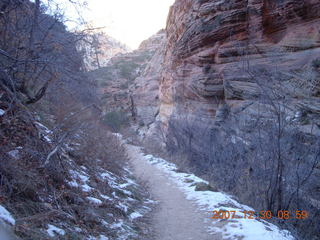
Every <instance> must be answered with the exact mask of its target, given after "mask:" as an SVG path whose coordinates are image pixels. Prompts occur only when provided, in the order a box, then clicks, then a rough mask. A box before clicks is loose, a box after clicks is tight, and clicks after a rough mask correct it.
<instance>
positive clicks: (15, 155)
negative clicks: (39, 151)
mask: <svg viewBox="0 0 320 240" xmlns="http://www.w3.org/2000/svg"><path fill="white" fill-rule="evenodd" d="M7 154H8V155H9V156H10V157H12V158H13V159H15V160H18V159H19V158H20V151H19V150H18V149H15V150H12V151H10V152H7Z"/></svg>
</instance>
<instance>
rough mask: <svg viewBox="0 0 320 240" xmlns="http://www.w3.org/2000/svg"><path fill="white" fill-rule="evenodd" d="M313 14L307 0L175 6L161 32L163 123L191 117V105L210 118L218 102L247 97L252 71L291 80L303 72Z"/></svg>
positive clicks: (314, 54) (317, 9)
mask: <svg viewBox="0 0 320 240" xmlns="http://www.w3.org/2000/svg"><path fill="white" fill-rule="evenodd" d="M319 16H320V3H319V1H315V0H305V1H294V0H291V1H290V0H286V1H285V0H284V1H276V0H271V1H266V0H265V1H263V0H249V1H244V0H243V1H240V0H239V1H213V0H212V1H209V0H208V1H205V0H204V1H191V0H178V1H176V2H175V4H174V6H173V7H172V8H171V11H170V14H169V18H168V25H167V29H166V31H167V35H168V42H167V46H166V50H165V60H164V64H165V66H164V68H165V71H164V73H163V79H162V82H161V87H160V100H161V110H160V115H161V117H162V119H163V122H164V123H166V122H168V120H169V118H170V116H171V114H172V113H173V112H176V111H179V109H182V108H183V110H182V111H183V112H185V111H188V112H195V108H196V109H199V104H198V103H200V104H201V106H202V107H201V108H202V109H201V112H202V114H203V115H204V117H206V118H214V117H215V114H216V111H217V109H218V108H219V106H220V105H221V104H225V103H230V104H232V103H233V102H234V101H237V100H249V99H255V98H256V97H257V96H258V95H259V94H260V93H259V90H260V89H259V87H258V86H257V81H256V80H255V77H256V75H258V74H259V73H257V74H254V72H255V71H256V70H261V69H264V70H265V71H272V72H275V71H276V68H278V69H281V72H283V73H287V74H288V78H289V79H290V78H291V79H292V81H293V80H294V79H295V78H299V76H298V75H299V74H298V75H296V76H295V75H294V74H293V72H294V71H298V70H302V71H303V70H305V71H306V72H307V71H308V70H310V69H308V66H311V64H312V61H314V60H316V59H317V58H319V54H320V48H319V47H320V33H319V25H320V19H319ZM300 74H301V75H302V73H300ZM252 75H254V76H252ZM300 77H301V76H300ZM318 87H319V85H318ZM315 102H319V99H315ZM194 103H196V104H194ZM195 105H196V107H195ZM309 105H311V104H309ZM316 108H317V109H318V107H316Z"/></svg>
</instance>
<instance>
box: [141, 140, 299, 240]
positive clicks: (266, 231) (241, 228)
mask: <svg viewBox="0 0 320 240" xmlns="http://www.w3.org/2000/svg"><path fill="white" fill-rule="evenodd" d="M234 140H236V139H234ZM237 140H239V139H237ZM144 158H145V159H146V160H147V161H148V162H149V163H150V164H152V165H155V166H156V167H157V168H158V169H160V170H162V171H164V172H166V173H167V174H168V176H169V177H170V178H171V180H172V181H174V182H175V183H176V184H177V185H178V187H179V188H180V189H181V190H182V191H183V192H184V194H185V195H186V198H187V199H188V200H192V201H194V202H196V204H197V206H198V208H199V209H200V210H203V211H207V212H212V211H214V210H216V211H219V210H224V211H226V210H229V211H232V210H233V211H236V212H237V213H239V212H243V211H244V210H246V211H254V209H252V208H250V207H249V206H246V205H243V204H240V203H239V202H237V201H235V200H234V199H232V197H231V196H229V195H227V194H225V193H222V192H212V191H195V186H194V182H205V183H208V182H207V181H204V180H203V179H201V178H199V177H197V176H195V175H193V174H186V173H180V172H176V170H177V167H176V165H175V164H173V163H169V162H167V161H166V160H164V159H161V158H155V157H153V156H152V155H145V156H144ZM186 180H188V181H186ZM190 180H192V181H190ZM216 223H217V222H215V221H212V226H210V227H209V228H208V232H209V233H217V232H220V233H221V234H222V235H223V236H224V237H226V238H228V239H239V237H240V238H241V239H244V240H257V239H263V240H275V239H277V240H280V239H281V240H294V237H293V236H292V235H291V234H290V232H288V231H286V230H281V229H279V228H278V227H277V226H276V225H273V224H271V223H268V222H266V221H264V220H261V219H260V221H259V220H255V219H245V218H241V219H232V221H226V223H225V224H224V226H223V227H221V226H219V227H216V226H215V224H216Z"/></svg>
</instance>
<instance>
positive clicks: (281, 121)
mask: <svg viewBox="0 0 320 240" xmlns="http://www.w3.org/2000/svg"><path fill="white" fill-rule="evenodd" d="M319 26H320V2H319V1H317V0H303V1H296V0H281V1H280V0H246V1H245V0H231V1H227V0H219V1H218V0H197V1H193V0H176V2H175V3H174V5H173V6H172V7H171V9H170V13H169V17H168V20H167V27H166V35H167V40H166V43H165V45H164V50H163V58H162V57H161V56H158V59H157V60H156V59H153V64H152V63H151V65H152V66H151V67H150V68H149V69H153V70H152V72H155V75H157V77H155V78H152V79H153V80H155V79H160V83H159V101H160V102H159V116H158V118H157V120H160V124H159V125H158V127H157V128H156V127H154V124H153V125H151V126H152V127H151V129H153V131H151V132H152V134H154V132H155V129H157V130H158V131H159V129H161V133H159V132H158V136H165V141H166V145H167V149H168V150H169V151H170V152H172V153H176V154H177V153H179V154H182V155H183V156H187V157H188V159H189V162H190V165H191V166H192V167H193V168H194V169H196V171H197V173H198V174H203V175H205V176H207V177H208V178H209V179H211V180H212V181H215V182H216V184H218V185H219V186H222V187H223V188H224V190H225V191H229V192H232V193H234V194H236V195H237V196H238V197H239V198H240V199H241V200H242V201H243V202H246V203H247V204H250V205H252V206H253V207H256V208H257V209H262V210H263V209H264V210H268V209H267V208H269V209H282V208H287V207H288V206H290V207H291V210H294V209H295V210H296V208H301V207H302V208H305V209H308V210H309V211H311V212H315V211H318V210H319V205H320V192H319V189H320V186H319V184H318V183H317V182H319V174H320V170H319V168H318V167H315V166H316V165H317V161H318V160H317V158H318V157H319V153H318V150H317V149H318V147H317V146H318V144H319V136H320V129H319V126H320V121H319V119H320V117H319V113H320V32H319ZM159 58H160V59H162V61H163V64H162V67H161V69H160V74H161V76H160V78H159V77H158V74H159V71H154V69H157V70H158V66H159V65H160V63H159V62H161V61H159ZM140 80H141V82H143V81H145V82H147V84H151V82H153V80H151V79H149V78H148V77H146V76H144V77H142V78H141V79H140ZM156 86H157V83H156V81H155V82H153V85H152V87H150V88H144V89H143V88H140V89H139V90H138V91H137V93H138V95H140V96H145V97H141V99H142V101H140V103H139V102H138V101H137V105H138V106H137V108H138V109H139V108H140V109H141V110H140V112H143V111H144V112H148V111H149V110H146V109H148V108H149V105H148V104H146V101H147V99H148V97H147V96H148V94H147V93H146V91H149V90H150V89H152V91H150V92H156V91H157V89H156ZM149 100H150V101H152V104H151V105H152V109H153V110H152V111H150V113H152V114H154V113H155V112H156V107H155V106H156V105H155V103H156V102H155V101H154V99H149ZM143 102H144V103H143ZM142 109H144V110H142ZM152 114H147V115H149V116H151V115H152ZM142 115H144V114H142ZM142 119H143V121H146V120H145V119H144V118H143V117H142ZM151 120H152V118H149V119H148V120H147V121H146V122H148V124H149V122H151ZM157 120H155V122H156V123H157ZM279 176H280V177H279ZM302 179H304V180H302ZM301 181H303V182H304V184H302V182H301ZM306 182H307V183H308V184H305V183H306ZM279 192H280V193H279ZM293 195H294V196H295V197H293ZM316 219H318V217H317V216H316V215H314V214H313V215H312V217H310V219H309V220H308V221H305V222H301V221H300V222H299V223H298V227H299V229H300V230H301V229H302V230H301V232H302V233H305V234H310V235H312V236H317V235H318V236H319V235H320V233H319V230H318V229H317V228H316V227H315V226H316V221H318V220H316ZM307 226H310V228H308V230H307V231H306V230H305V228H306V227H307ZM306 232H307V233H306ZM310 235H309V236H310ZM316 239H317V238H316Z"/></svg>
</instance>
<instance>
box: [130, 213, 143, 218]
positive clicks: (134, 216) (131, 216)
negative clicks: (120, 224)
mask: <svg viewBox="0 0 320 240" xmlns="http://www.w3.org/2000/svg"><path fill="white" fill-rule="evenodd" d="M142 216H143V215H142V214H140V213H139V212H133V213H131V214H130V215H129V217H130V218H131V219H132V220H133V219H136V218H139V217H142Z"/></svg>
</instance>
